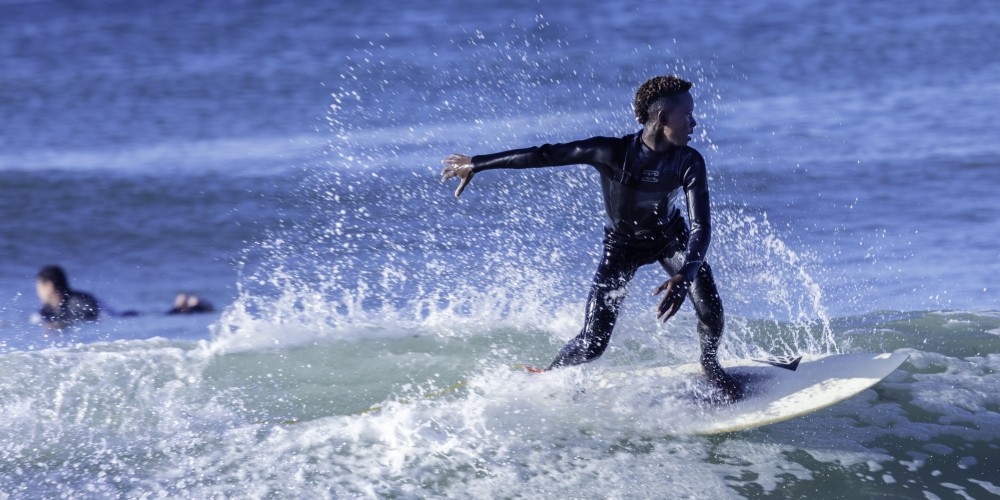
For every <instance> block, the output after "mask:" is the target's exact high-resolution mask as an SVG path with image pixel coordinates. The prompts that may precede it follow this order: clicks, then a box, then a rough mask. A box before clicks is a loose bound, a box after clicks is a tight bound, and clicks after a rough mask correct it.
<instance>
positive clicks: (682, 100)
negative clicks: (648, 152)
mask: <svg viewBox="0 0 1000 500" xmlns="http://www.w3.org/2000/svg"><path fill="white" fill-rule="evenodd" d="M691 86H692V83H691V82H689V81H687V80H684V79H681V78H678V77H676V76H674V75H669V76H656V77H653V78H650V79H649V80H646V82H645V83H643V84H642V85H640V86H639V89H638V90H636V92H635V118H636V120H637V121H638V122H639V124H640V125H642V126H643V128H644V129H645V130H644V132H643V140H645V141H646V142H647V145H649V146H650V147H654V146H655V145H656V144H659V143H661V142H663V141H665V142H667V143H669V144H671V145H674V146H686V145H687V143H688V142H690V141H691V134H692V133H694V127H695V126H696V125H697V122H695V120H694V116H693V113H694V99H692V98H691V93H690V92H689V91H690V90H691ZM650 142H652V143H653V144H650Z"/></svg>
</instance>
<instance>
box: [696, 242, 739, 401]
mask: <svg viewBox="0 0 1000 500" xmlns="http://www.w3.org/2000/svg"><path fill="white" fill-rule="evenodd" d="M689 296H690V297H691V303H692V305H694V310H695V313H696V314H697V315H698V340H699V342H700V343H701V367H702V368H703V369H704V370H705V374H706V375H708V378H709V379H710V380H711V381H712V383H713V384H714V385H715V386H716V387H718V388H719V389H720V390H721V391H722V392H723V393H724V394H725V395H726V398H727V399H729V400H731V401H736V400H738V399H740V398H742V397H743V390H742V388H741V387H740V384H739V382H737V381H736V380H735V379H734V378H733V377H731V376H730V375H729V374H727V373H726V372H725V371H724V370H723V369H722V366H721V365H720V364H719V359H718V354H719V342H720V341H721V340H722V331H723V329H724V327H725V317H724V312H723V308H722V298H721V297H720V296H719V290H718V288H717V287H716V286H715V278H714V277H713V276H712V268H711V266H709V265H708V263H707V262H706V263H705V264H704V265H702V266H701V269H699V270H698V274H697V276H696V277H695V280H694V283H692V284H691V292H690V295H689Z"/></svg>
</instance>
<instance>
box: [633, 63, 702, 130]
mask: <svg viewBox="0 0 1000 500" xmlns="http://www.w3.org/2000/svg"><path fill="white" fill-rule="evenodd" d="M692 85H693V84H692V83H691V82H689V81H687V80H683V79H681V78H678V77H676V76H674V75H670V76H654V77H653V78H650V79H649V80H646V82H645V83H643V84H642V85H640V86H639V90H636V91H635V118H636V120H638V121H639V123H643V124H644V123H646V122H647V121H649V111H650V107H651V106H652V105H653V104H654V103H656V101H658V100H660V99H661V98H663V97H673V96H675V95H678V94H683V93H684V92H687V91H688V90H690V89H691V86H692Z"/></svg>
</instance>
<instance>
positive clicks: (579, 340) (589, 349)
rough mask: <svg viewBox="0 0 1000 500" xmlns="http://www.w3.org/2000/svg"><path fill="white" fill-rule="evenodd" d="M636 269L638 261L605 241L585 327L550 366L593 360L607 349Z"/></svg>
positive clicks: (570, 364)
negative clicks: (633, 260) (627, 256)
mask: <svg viewBox="0 0 1000 500" xmlns="http://www.w3.org/2000/svg"><path fill="white" fill-rule="evenodd" d="M635 271H636V267H635V265H634V264H633V263H632V262H631V261H630V259H628V258H626V257H625V255H623V253H622V252H621V251H620V249H619V248H615V247H614V246H612V245H607V244H605V247H604V257H603V258H602V259H601V263H600V265H599V266H598V267H597V273H596V274H595V275H594V282H593V284H592V285H591V286H590V295H589V296H588V298H587V313H586V317H585V319H584V324H583V329H582V330H581V331H580V333H579V334H578V335H577V336H576V337H574V338H573V340H570V341H569V342H568V343H567V344H566V345H565V346H564V347H563V348H562V350H560V351H559V354H558V355H557V356H556V359H555V360H554V361H552V364H551V365H550V366H549V369H552V368H559V367H563V366H572V365H578V364H581V363H586V362H588V361H593V360H595V359H597V358H599V357H600V356H601V354H603V353H604V350H605V349H607V347H608V342H610V341H611V332H612V331H613V330H614V328H615V321H616V320H617V319H618V310H619V309H620V308H621V304H622V302H623V301H624V300H625V288H626V286H627V285H628V282H629V281H631V279H632V276H634V275H635Z"/></svg>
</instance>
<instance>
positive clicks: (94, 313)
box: [35, 266, 101, 329]
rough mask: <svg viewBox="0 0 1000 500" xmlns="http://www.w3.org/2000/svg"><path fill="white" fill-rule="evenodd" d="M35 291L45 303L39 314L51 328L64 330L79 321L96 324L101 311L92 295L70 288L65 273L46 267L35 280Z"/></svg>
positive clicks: (61, 270) (57, 268)
mask: <svg viewBox="0 0 1000 500" xmlns="http://www.w3.org/2000/svg"><path fill="white" fill-rule="evenodd" d="M35 291H36V292H37V293H38V299H39V300H40V301H41V302H42V309H41V310H39V311H38V314H39V316H41V319H42V323H43V324H44V325H45V326H47V327H49V328H56V329H58V328H65V327H66V326H69V325H71V324H74V323H78V322H80V321H97V319H98V317H99V316H100V312H101V307H100V305H99V304H98V302H97V299H95V298H94V296H93V295H90V294H89V293H86V292H81V291H77V290H73V289H71V288H70V287H69V280H68V279H67V278H66V272H65V271H63V269H62V268H61V267H59V266H45V267H43V268H42V269H41V270H40V271H38V275H37V276H36V278H35Z"/></svg>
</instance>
